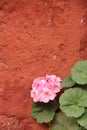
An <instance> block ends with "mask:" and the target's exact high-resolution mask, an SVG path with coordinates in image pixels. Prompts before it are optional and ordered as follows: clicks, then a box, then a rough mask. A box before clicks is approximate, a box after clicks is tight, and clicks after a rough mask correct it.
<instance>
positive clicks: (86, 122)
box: [77, 111, 87, 129]
mask: <svg viewBox="0 0 87 130" xmlns="http://www.w3.org/2000/svg"><path fill="white" fill-rule="evenodd" d="M77 122H78V124H80V126H82V127H84V128H85V129H87V111H86V112H85V113H84V114H83V115H82V116H81V117H79V118H78V119H77Z"/></svg>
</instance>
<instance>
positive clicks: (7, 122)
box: [0, 0, 87, 130]
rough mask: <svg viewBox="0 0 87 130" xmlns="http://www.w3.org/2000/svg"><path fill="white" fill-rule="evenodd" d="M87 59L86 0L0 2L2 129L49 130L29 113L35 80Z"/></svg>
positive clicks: (65, 72) (65, 71)
mask: <svg viewBox="0 0 87 130" xmlns="http://www.w3.org/2000/svg"><path fill="white" fill-rule="evenodd" d="M85 59H87V0H0V130H48V126H46V125H39V124H38V123H37V122H36V121H35V120H34V119H33V118H32V116H31V109H32V103H33V101H32V99H31V97H30V90H31V85H32V82H33V80H34V79H35V78H36V77H40V76H44V75H45V74H56V75H57V76H60V77H61V78H62V79H63V78H64V77H66V76H67V75H69V74H70V69H71V68H72V66H73V65H74V63H75V62H76V61H78V60H85Z"/></svg>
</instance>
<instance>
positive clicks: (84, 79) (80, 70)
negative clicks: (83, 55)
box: [71, 60, 87, 85]
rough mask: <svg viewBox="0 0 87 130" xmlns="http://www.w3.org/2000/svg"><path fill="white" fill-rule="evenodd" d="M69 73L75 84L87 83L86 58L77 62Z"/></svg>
mask: <svg viewBox="0 0 87 130" xmlns="http://www.w3.org/2000/svg"><path fill="white" fill-rule="evenodd" d="M71 75H72V79H73V80H74V81H75V82H76V83H77V84H83V85H84V84H87V60H84V61H79V62H77V63H76V64H75V65H74V67H73V68H72V70H71Z"/></svg>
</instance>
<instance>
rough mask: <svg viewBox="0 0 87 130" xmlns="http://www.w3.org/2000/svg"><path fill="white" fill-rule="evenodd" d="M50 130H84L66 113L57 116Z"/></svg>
mask: <svg viewBox="0 0 87 130" xmlns="http://www.w3.org/2000/svg"><path fill="white" fill-rule="evenodd" d="M50 130H83V129H82V127H80V126H79V125H78V123H77V121H76V119H75V118H72V117H67V116H66V115H65V114H64V113H62V112H60V113H58V114H56V115H55V117H54V119H53V121H52V122H51V124H50Z"/></svg>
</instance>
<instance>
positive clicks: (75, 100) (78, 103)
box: [59, 88, 87, 117]
mask: <svg viewBox="0 0 87 130" xmlns="http://www.w3.org/2000/svg"><path fill="white" fill-rule="evenodd" d="M59 103H60V109H61V110H62V111H63V112H64V113H66V115H67V116H70V117H80V116H81V115H82V114H83V113H84V112H85V108H84V107H87V91H85V90H83V89H81V88H70V89H68V90H66V91H65V92H64V93H63V94H62V95H61V96H60V98H59Z"/></svg>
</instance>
